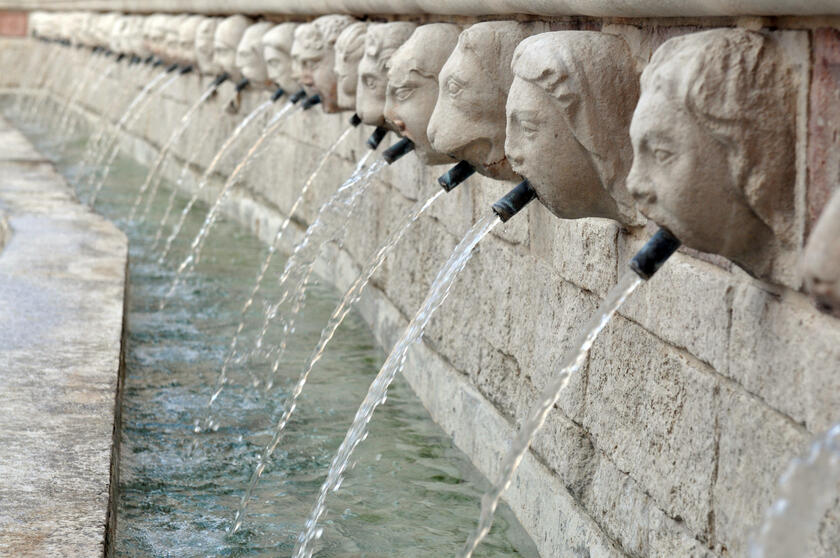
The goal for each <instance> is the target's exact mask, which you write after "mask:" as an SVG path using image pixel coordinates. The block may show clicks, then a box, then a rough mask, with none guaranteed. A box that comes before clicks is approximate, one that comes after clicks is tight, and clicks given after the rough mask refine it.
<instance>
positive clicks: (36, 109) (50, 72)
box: [24, 47, 66, 120]
mask: <svg viewBox="0 0 840 558" xmlns="http://www.w3.org/2000/svg"><path fill="white" fill-rule="evenodd" d="M61 54H62V49H60V48H58V47H54V48H53V51H52V53H51V56H50V57H49V58H48V60H47V62H48V63H47V64H45V65H44V72H43V73H42V74H41V78H40V79H39V80H38V81H37V82H35V84H34V86H35V88H37V89H40V90H41V95H40V96H33V97H32V99H31V100H30V102H29V106H28V107H27V109H26V111H25V116H24V118H25V119H26V120H34V118H35V116H36V115H39V114H43V111H42V110H41V109H42V108H43V106H44V104H45V103H46V102H47V99H48V98H49V97H50V96H49V95H48V94H47V91H49V90H50V89H51V84H52V82H53V81H54V77H55V75H56V74H57V73H58V72H56V71H55V66H56V64H58V63H59V62H60V60H61ZM59 67H60V66H59ZM65 67H66V65H65Z"/></svg>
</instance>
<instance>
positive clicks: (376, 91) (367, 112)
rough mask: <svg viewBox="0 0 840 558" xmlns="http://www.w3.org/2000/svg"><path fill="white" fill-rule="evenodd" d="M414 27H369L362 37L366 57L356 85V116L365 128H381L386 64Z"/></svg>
mask: <svg viewBox="0 0 840 558" xmlns="http://www.w3.org/2000/svg"><path fill="white" fill-rule="evenodd" d="M416 27H417V26H416V25H415V24H413V23H409V22H406V21H397V22H394V23H372V24H370V25H368V28H367V34H366V35H365V53H364V55H363V56H362V60H361V61H360V62H359V70H358V72H359V81H358V83H357V85H356V114H358V115H359V117H360V118H361V119H362V122H364V123H365V124H370V125H371V126H383V125H384V124H385V117H384V115H383V112H384V110H385V93H386V89H387V85H388V63H389V62H390V60H391V55H392V54H394V52H395V51H396V50H397V48H399V47H400V45H402V44H403V43H404V42H405V41H406V40H408V38H409V37H410V36H411V34H412V33H413V32H414V29H415V28H416Z"/></svg>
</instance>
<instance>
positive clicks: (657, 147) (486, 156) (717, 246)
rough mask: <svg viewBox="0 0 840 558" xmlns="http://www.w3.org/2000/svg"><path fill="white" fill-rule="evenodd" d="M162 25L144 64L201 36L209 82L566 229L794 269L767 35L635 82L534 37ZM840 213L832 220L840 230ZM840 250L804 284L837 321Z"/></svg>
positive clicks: (788, 179) (787, 151)
mask: <svg viewBox="0 0 840 558" xmlns="http://www.w3.org/2000/svg"><path fill="white" fill-rule="evenodd" d="M154 17H158V18H163V19H159V20H158V21H157V22H156V23H155V22H153V24H152V25H147V26H146V35H145V37H146V38H147V41H146V46H147V48H149V47H150V43H151V42H154V41H156V40H157V42H158V43H160V44H164V45H168V48H164V49H163V50H158V51H157V52H156V54H158V55H159V56H160V55H161V54H163V55H165V56H168V57H169V58H171V59H174V60H178V61H183V62H188V61H189V59H188V57H187V55H186V54H185V53H186V52H187V51H189V48H188V46H189V42H190V39H191V36H192V37H193V39H192V40H193V42H194V45H195V48H194V49H193V52H194V56H195V59H196V60H197V62H198V65H199V67H200V68H201V70H202V72H203V73H208V74H209V73H217V72H221V71H226V72H228V73H229V74H231V75H232V76H234V77H241V76H242V75H244V76H245V77H247V78H248V79H249V80H251V81H252V82H254V83H268V82H271V83H274V84H276V85H279V86H281V87H283V88H284V89H286V90H289V91H291V90H293V89H295V88H297V87H298V86H300V85H302V86H303V87H304V88H305V89H306V90H307V92H308V93H310V94H314V93H318V94H319V95H321V98H322V101H323V105H324V109H325V110H326V111H327V112H335V111H339V110H355V111H356V112H357V113H358V114H359V116H360V117H361V118H362V121H363V122H365V123H367V124H370V125H374V126H382V125H386V126H388V127H389V128H391V129H393V130H395V131H396V132H398V133H400V134H401V135H403V136H405V137H407V138H409V139H411V140H412V141H413V142H414V143H415V146H416V150H417V153H418V156H419V157H420V158H421V160H423V161H424V162H425V163H427V164H441V163H445V162H448V161H454V160H465V161H468V162H470V163H471V164H472V165H474V166H475V167H476V169H477V170H478V171H479V172H480V173H482V174H484V175H486V176H489V177H492V178H495V179H500V180H519V179H521V178H522V177H526V178H528V179H529V181H530V183H531V184H532V186H533V187H534V189H535V190H536V192H537V197H538V199H539V200H540V201H541V202H542V203H543V204H544V205H545V206H546V207H547V208H548V209H549V210H550V211H551V212H552V213H554V214H555V215H557V216H558V217H561V218H564V219H577V218H583V217H602V218H611V219H615V220H617V221H619V222H621V223H622V224H625V225H630V226H636V225H640V224H642V223H643V221H644V219H643V217H642V214H644V215H645V216H647V217H648V218H650V219H652V220H653V221H655V222H656V223H657V224H659V225H660V226H663V227H665V228H667V229H669V230H670V231H671V232H673V233H674V234H675V235H676V236H677V237H678V238H680V239H681V240H682V241H683V243H685V244H686V245H688V246H690V247H692V248H695V249H697V250H701V251H704V252H710V253H716V254H720V255H723V256H725V257H727V258H729V259H730V260H732V261H733V262H735V263H736V264H738V265H739V266H740V267H742V268H743V269H745V270H746V271H747V272H749V273H751V274H752V275H754V276H756V277H759V278H765V279H771V280H773V279H775V278H776V277H777V276H778V269H777V267H778V266H779V265H781V264H779V261H782V260H784V261H789V258H788V260H785V257H784V256H785V255H790V254H791V252H796V247H797V239H796V236H795V232H794V228H795V227H794V225H793V222H794V201H793V200H794V194H793V190H794V180H795V160H794V152H795V149H794V115H795V110H794V98H793V97H794V92H795V89H796V83H795V79H794V77H793V74H792V72H791V70H790V68H789V65H788V63H787V61H786V59H785V54H784V52H783V50H782V49H781V47H780V46H779V44H778V43H777V42H776V40H775V39H774V38H773V37H772V36H770V35H767V34H763V33H759V32H754V31H747V30H743V29H714V30H709V31H703V32H699V33H692V34H688V35H684V36H681V37H676V38H673V39H670V40H669V41H666V42H665V43H663V44H662V46H660V48H659V49H657V51H656V52H655V53H654V55H653V57H652V58H651V61H650V63H649V64H648V66H647V67H646V69H645V70H644V72H643V74H642V75H641V78H640V77H639V75H638V74H637V71H636V61H635V60H634V58H633V56H632V54H631V52H630V49H629V47H628V46H627V44H626V43H625V42H624V40H623V39H622V38H620V37H617V36H613V35H609V34H606V33H600V32H592V31H556V32H547V27H546V24H544V23H539V22H536V23H534V22H532V23H520V22H510V21H501V22H485V23H479V24H475V25H472V26H470V27H468V28H466V29H465V30H461V29H460V28H459V27H457V26H455V25H453V24H443V23H441V24H428V25H421V26H416V25H415V24H413V23H408V22H393V23H365V22H359V21H356V20H354V19H353V18H351V17H349V16H338V15H331V16H324V17H321V18H318V19H316V20H313V21H312V22H311V23H307V24H294V23H283V24H280V25H274V26H273V25H271V24H268V23H256V24H254V23H253V22H252V21H251V20H249V19H248V18H245V17H243V16H233V17H230V18H226V19H224V20H218V19H214V18H204V17H201V16H193V17H191V18H186V19H183V20H180V21H179V25H180V27H179V30H180V41H176V42H175V43H173V42H172V41H168V40H166V39H165V38H166V37H167V35H166V30H167V29H171V28H172V27H171V23H172V21H173V20H172V19H171V16H169V17H168V16H152V18H154ZM152 18H148V19H152ZM98 23H99V25H98V26H97V28H99V29H102V28H103V24H104V23H107V20H106V19H105V18H104V16H99V18H98ZM167 24H169V27H167ZM156 31H157V33H156ZM158 37H160V38H158ZM211 37H212V39H211ZM176 43H177V46H178V47H179V48H175V46H174V45H175V44H176ZM211 47H212V48H211ZM835 206H837V207H835ZM838 207H840V201H836V202H835V203H834V205H833V206H832V207H831V208H830V209H831V210H830V211H829V210H827V211H826V215H827V216H828V215H831V216H833V218H834V219H835V220H837V219H838V216H837V214H838V213H840V209H838ZM827 220H829V217H824V218H823V220H822V222H826V221H827ZM829 229H830V231H831V232H829V233H826V232H823V231H825V230H829ZM818 233H819V234H818ZM838 236H840V235H838V234H837V231H836V230H835V229H831V228H830V226H829V225H822V224H820V225H818V227H817V228H816V229H815V232H814V235H813V240H812V242H811V244H812V245H814V244H820V245H821V246H823V248H822V249H821V250H816V249H814V250H809V256H808V257H806V262H807V264H808V265H807V266H806V271H805V273H804V276H805V283H806V286H811V288H812V290H814V291H815V292H816V291H819V293H820V297H821V300H822V301H823V302H824V303H825V304H829V302H827V301H830V303H831V304H834V305H838V306H840V304H839V302H840V292H838V291H840V264H838V263H837V256H836V255H834V259H831V257H828V256H826V257H816V256H813V255H812V254H813V253H823V252H826V251H827V250H828V249H827V248H824V246H825V245H827V244H831V245H832V246H836V244H837V240H836V238H837V237H838ZM826 238H830V240H831V242H828V241H827V240H825V239H826ZM834 250H835V251H836V250H837V248H834ZM828 251H830V250H828ZM826 262H827V263H826Z"/></svg>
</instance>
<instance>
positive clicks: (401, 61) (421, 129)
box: [385, 23, 461, 165]
mask: <svg viewBox="0 0 840 558" xmlns="http://www.w3.org/2000/svg"><path fill="white" fill-rule="evenodd" d="M460 33H461V28H460V27H458V26H457V25H452V24H450V23H430V24H428V25H421V26H420V27H418V28H417V29H416V30H415V31H414V33H412V34H411V37H409V39H408V40H407V41H406V42H405V43H403V45H402V46H401V47H400V48H398V49H397V52H395V53H394V55H393V56H391V63H390V69H389V70H388V90H387V95H386V101H385V120H386V121H387V122H388V123H389V124H390V125H391V127H393V128H394V129H395V130H396V131H397V132H398V133H399V134H400V135H402V136H404V137H406V138H408V139H410V140H411V141H413V142H414V146H415V151H416V153H417V156H418V157H419V158H420V160H421V161H423V162H424V163H425V164H427V165H439V164H443V163H448V162H451V161H452V158H451V157H449V156H448V155H443V154H440V153H438V152H436V151H435V150H434V149H432V144H431V142H429V138H428V136H427V135H426V129H427V128H428V127H429V119H430V118H431V117H432V111H433V110H434V109H435V103H436V102H437V97H438V74H439V73H440V69H441V68H442V67H443V64H444V63H445V62H446V59H447V58H449V55H450V54H451V53H452V50H453V49H454V48H455V44H456V43H457V42H458V35H459V34H460Z"/></svg>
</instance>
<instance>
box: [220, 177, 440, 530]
mask: <svg viewBox="0 0 840 558" xmlns="http://www.w3.org/2000/svg"><path fill="white" fill-rule="evenodd" d="M443 194H444V191H443V190H440V189H438V190H437V191H436V192H435V193H434V194H433V195H432V196H431V197H429V198H428V199H426V200H421V201H419V202H417V203H416V204H415V205H414V207H412V209H411V211H410V212H409V213H408V215H407V216H406V217H405V218H404V219H403V220H402V223H403V224H402V226H400V227H399V228H398V229H396V230H395V231H394V232H393V233H391V235H390V236H389V237H388V239H387V240H386V241H385V242H384V243H383V244H382V246H380V247H379V249H378V250H377V251H376V252H375V253H374V254H373V257H372V258H371V259H370V260H369V261H368V263H367V265H366V266H365V268H364V270H363V271H362V273H361V274H359V276H358V277H357V278H356V280H355V281H354V282H353V284H352V285H351V286H350V288H349V289H347V291H346V292H345V293H344V296H342V297H341V301H340V302H339V303H338V306H336V307H335V310H333V312H332V314H331V315H330V319H329V321H328V322H327V325H326V326H324V329H323V330H322V331H321V338H320V340H319V341H318V344H317V345H316V346H315V350H313V351H312V354H311V355H310V357H309V360H308V361H307V363H306V366H304V368H303V372H302V373H301V375H300V377H299V378H298V381H297V383H296V384H295V387H294V388H293V389H292V392H291V394H290V395H289V397H288V400H287V401H286V403H285V405H284V410H283V415H282V416H281V417H280V420H279V421H278V422H277V425H276V426H275V428H274V435H273V436H272V439H271V441H270V442H269V443H268V444H267V445H266V446H265V448H264V449H263V452H262V455H261V458H260V460H259V465H258V466H257V467H256V468H255V469H254V471H253V473H252V474H251V478H250V480H249V482H248V487H247V488H246V490H245V493H244V495H243V496H242V499H241V501H240V504H239V509H238V510H237V512H236V515H235V516H234V519H233V527H232V531H233V532H236V531H237V530H239V528H240V527H241V526H242V522H243V521H244V519H245V511H246V507H247V505H248V502H249V501H250V499H251V495H252V494H253V492H254V489H255V488H256V486H257V483H258V482H259V479H260V477H261V476H262V473H263V471H265V467H266V465H267V464H268V463H269V460H270V459H271V456H272V454H273V453H274V451H275V450H276V449H277V446H278V444H279V443H280V440H281V438H282V436H283V432H284V431H285V429H286V425H287V424H288V423H289V420H290V419H291V418H292V414H294V412H295V409H296V408H297V401H298V398H299V397H300V395H301V393H303V388H304V387H305V386H306V382H307V381H308V380H309V375H310V374H311V373H312V369H313V368H315V365H316V364H318V361H319V360H321V357H322V356H323V355H324V351H326V349H327V345H328V344H329V342H330V341H331V340H332V338H333V336H335V332H336V331H337V330H338V328H339V326H340V325H341V324H342V322H344V318H346V317H347V315H348V314H349V313H350V310H351V309H352V308H353V306H355V304H356V303H357V302H358V301H359V299H360V298H361V297H362V292H363V291H364V289H365V287H366V286H367V284H368V283H369V282H370V279H371V277H373V274H374V273H376V271H377V270H378V269H379V268H380V267H382V264H383V263H384V262H385V259H386V258H387V257H388V255H389V254H390V253H391V251H392V250H393V249H394V247H395V246H396V245H397V243H399V241H400V240H401V239H402V238H403V236H405V234H406V232H408V229H409V228H411V225H412V224H414V222H415V221H417V219H419V218H420V216H421V215H422V214H423V213H424V212H425V211H426V210H427V209H428V208H429V207H431V205H432V204H433V203H434V202H435V201H436V200H437V199H438V198H439V197H441V195H443ZM275 362H276V361H275ZM275 371H276V368H275Z"/></svg>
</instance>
